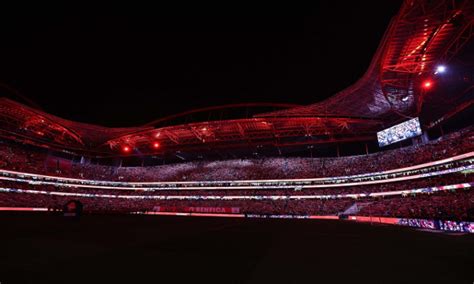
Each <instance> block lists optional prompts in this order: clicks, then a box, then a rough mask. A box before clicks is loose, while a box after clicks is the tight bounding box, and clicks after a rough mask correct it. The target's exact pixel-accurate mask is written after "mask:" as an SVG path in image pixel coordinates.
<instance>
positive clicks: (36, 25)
mask: <svg viewBox="0 0 474 284" xmlns="http://www.w3.org/2000/svg"><path fill="white" fill-rule="evenodd" d="M183 5H184V4H183ZM400 5H401V1H321V2H319V3H317V4H316V5H315V6H314V7H311V8H309V7H298V8H288V7H272V8H271V9H267V8H265V7H258V8H256V7H253V8H252V9H250V8H248V7H246V8H238V7H232V8H229V7H225V8H224V7H186V8H183V7H174V8H166V9H165V8H163V9H159V8H153V7H141V8H135V7H134V8H133V9H128V8H127V7H121V8H120V9H119V8H117V9H97V11H94V12H91V9H88V10H84V11H80V10H78V9H71V8H70V9H59V10H60V12H56V10H55V11H54V12H53V11H51V12H48V13H39V12H38V13H36V12H35V11H31V12H29V13H26V12H24V11H22V10H15V11H3V12H2V13H3V15H2V17H1V20H0V33H1V35H2V39H1V41H0V62H1V64H0V82H1V83H2V84H6V85H8V86H10V87H12V88H14V89H16V90H17V91H18V92H19V93H21V94H22V95H23V96H25V97H27V98H28V99H30V100H31V101H32V102H33V103H34V104H36V105H37V106H39V107H41V108H42V109H43V110H45V111H47V112H50V113H52V114H55V115H58V116H60V117H63V118H67V119H71V120H76V121H82V122H88V123H95V124H100V125H104V126H136V125H141V124H144V123H146V122H149V121H151V120H154V119H156V118H159V117H163V116H166V115H170V114H174V113H177V112H181V111H186V110H190V109H195V108H199V107H207V106H215V105H221V104H230V103H245V102H275V103H293V104H309V103H314V102H317V101H319V100H321V99H324V98H326V97H328V96H330V95H332V94H334V93H336V92H338V91H340V90H342V89H344V88H345V87H347V86H349V85H350V84H352V83H354V82H355V81H356V80H357V79H358V78H359V77H360V76H361V75H363V73H364V72H365V70H366V69H367V67H368V65H369V63H370V60H371V58H372V56H373V54H374V52H375V50H376V48H377V46H378V44H379V42H380V40H381V38H382V36H383V33H384V32H385V29H386V28H387V26H388V23H389V21H390V19H391V18H392V17H393V16H394V15H395V14H396V13H397V11H398V9H399V8H400ZM0 92H1V94H2V95H7V96H8V97H11V98H15V99H17V100H20V99H19V97H18V96H15V95H12V92H11V91H8V90H6V89H5V88H4V87H2V88H0ZM20 101H21V100H20ZM22 102H24V101H22Z"/></svg>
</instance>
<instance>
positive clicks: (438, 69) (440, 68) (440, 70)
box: [435, 65, 446, 74]
mask: <svg viewBox="0 0 474 284" xmlns="http://www.w3.org/2000/svg"><path fill="white" fill-rule="evenodd" d="M444 72H446V66H444V65H438V67H436V72H435V74H443V73H444Z"/></svg>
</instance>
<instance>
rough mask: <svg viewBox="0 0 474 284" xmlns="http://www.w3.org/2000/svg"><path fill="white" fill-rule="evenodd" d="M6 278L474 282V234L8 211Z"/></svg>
mask: <svg viewBox="0 0 474 284" xmlns="http://www.w3.org/2000/svg"><path fill="white" fill-rule="evenodd" d="M0 230H1V234H0V282H1V284H13V283H65V284H66V283H131V284H132V283H447V284H448V283H473V281H474V236H472V235H445V234H441V233H429V232H421V231H415V230H412V229H410V228H403V227H395V226H371V225H369V224H357V223H352V222H348V221H346V222H342V221H314V220H264V219H252V220H249V219H245V220H244V219H224V218H199V217H156V216H141V215H140V216H139V215H133V216H132V215H89V216H83V217H82V218H81V220H80V221H78V222H74V221H71V220H65V219H64V218H63V217H60V216H51V215H47V214H2V215H0Z"/></svg>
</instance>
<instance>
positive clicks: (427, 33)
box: [0, 0, 474, 155]
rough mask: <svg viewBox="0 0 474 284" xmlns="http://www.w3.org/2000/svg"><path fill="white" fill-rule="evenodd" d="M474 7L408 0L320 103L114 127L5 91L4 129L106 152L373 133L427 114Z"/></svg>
mask: <svg viewBox="0 0 474 284" xmlns="http://www.w3.org/2000/svg"><path fill="white" fill-rule="evenodd" d="M374 13H375V11H374ZM473 15H474V1H467V0H465V1H447V0H446V1H423V0H407V1H405V2H404V3H403V5H402V7H401V9H400V11H399V13H398V14H397V15H396V16H395V17H394V18H393V19H392V21H391V23H390V25H389V27H388V29H387V31H386V33H385V35H384V38H383V40H382V41H381V43H380V45H379V47H378V49H377V51H376V54H375V56H374V58H373V59H372V62H371V64H370V67H369V69H368V70H367V72H366V73H365V75H364V76H363V77H362V78H361V79H360V80H359V81H357V82H356V83H355V84H354V85H352V86H350V87H348V88H347V89H345V90H343V91H341V92H339V93H337V94H335V95H334V96H332V97H330V98H329V99H327V100H324V101H322V102H319V103H315V104H311V105H307V106H299V107H290V108H287V109H284V110H280V111H276V112H270V113H263V114H259V115H256V116H254V117H253V118H245V119H233V120H219V121H208V122H196V123H189V124H181V125H173V126H167V127H156V126H155V125H156V124H155V122H153V123H150V124H147V125H146V126H140V127H130V128H107V127H102V126H97V125H91V124H85V123H79V122H74V121H69V120H66V119H62V118H59V117H56V116H54V115H51V114H47V113H45V112H42V111H39V110H36V109H34V108H31V107H28V106H25V105H22V104H19V103H17V102H14V101H11V100H9V99H6V98H1V99H0V119H1V122H0V126H1V127H0V135H1V136H2V137H6V138H9V139H16V140H19V141H25V142H28V143H32V144H37V145H41V146H45V147H55V148H64V149H69V150H75V151H80V152H90V153H98V154H107V155H123V154H125V153H124V152H126V153H128V154H134V153H132V152H134V151H139V152H140V153H141V154H147V153H150V154H152V153H156V152H157V151H158V152H159V151H180V150H189V149H198V150H199V149H206V148H207V149H209V148H218V147H222V148H225V147H234V146H235V147H256V146H259V145H260V146H261V145H273V146H277V147H280V146H281V147H283V146H287V145H290V146H291V145H307V144H317V143H331V142H345V141H369V140H374V139H375V137H376V136H375V133H376V132H377V131H379V130H381V129H382V128H384V127H386V126H387V125H390V124H393V123H395V122H397V121H399V120H403V119H406V118H407V117H414V116H418V115H419V114H420V110H421V109H422V106H423V103H424V102H425V97H424V96H423V93H424V92H423V86H424V85H423V82H426V80H427V78H429V77H430V76H431V75H432V73H433V71H434V70H435V68H436V66H437V65H438V64H440V63H445V62H449V61H450V60H451V59H452V58H453V57H454V56H455V55H457V54H458V52H459V51H460V50H461V49H462V48H463V46H464V45H465V44H466V43H467V42H468V41H469V40H470V39H471V37H472V34H473V33H474V17H473ZM348 48H350V46H348ZM425 84H426V83H425ZM432 85H433V84H431V85H430V87H431V86H432ZM425 88H427V87H426V86H425ZM425 91H426V90H425ZM465 104H469V102H464V105H465ZM469 105H470V104H469ZM446 112H447V111H446ZM159 121H161V120H157V121H156V122H159ZM154 143H157V144H154ZM156 145H158V146H156ZM124 147H130V148H129V149H128V150H125V148H124Z"/></svg>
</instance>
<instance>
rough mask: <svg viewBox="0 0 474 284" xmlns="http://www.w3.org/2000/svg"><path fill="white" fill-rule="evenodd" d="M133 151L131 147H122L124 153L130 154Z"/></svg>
mask: <svg viewBox="0 0 474 284" xmlns="http://www.w3.org/2000/svg"><path fill="white" fill-rule="evenodd" d="M131 150H132V148H130V146H123V147H122V151H123V152H124V153H130V151H131Z"/></svg>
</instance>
